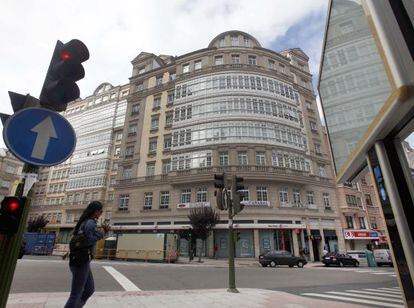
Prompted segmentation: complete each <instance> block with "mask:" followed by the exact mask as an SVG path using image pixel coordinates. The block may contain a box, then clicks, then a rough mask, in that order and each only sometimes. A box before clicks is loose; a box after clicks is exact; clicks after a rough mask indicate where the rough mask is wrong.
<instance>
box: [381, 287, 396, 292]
mask: <svg viewBox="0 0 414 308" xmlns="http://www.w3.org/2000/svg"><path fill="white" fill-rule="evenodd" d="M378 289H379V290H386V291H392V292H395V291H397V290H395V289H393V288H378ZM398 292H401V291H400V290H398Z"/></svg>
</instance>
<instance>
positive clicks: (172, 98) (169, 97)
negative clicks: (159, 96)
mask: <svg viewBox="0 0 414 308" xmlns="http://www.w3.org/2000/svg"><path fill="white" fill-rule="evenodd" d="M173 102H174V92H172V93H168V96H167V104H172V103H173Z"/></svg>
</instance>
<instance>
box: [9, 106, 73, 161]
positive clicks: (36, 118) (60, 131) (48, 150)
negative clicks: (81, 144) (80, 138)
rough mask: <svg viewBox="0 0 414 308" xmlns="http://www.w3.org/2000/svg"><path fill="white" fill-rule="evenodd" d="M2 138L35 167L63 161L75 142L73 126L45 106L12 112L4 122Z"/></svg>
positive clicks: (18, 154) (19, 155) (13, 151)
mask: <svg viewBox="0 0 414 308" xmlns="http://www.w3.org/2000/svg"><path fill="white" fill-rule="evenodd" d="M3 139H4V142H5V143H6V146H7V148H8V149H9V150H10V151H11V152H12V153H13V154H14V155H15V156H16V157H18V158H19V159H20V160H22V161H24V162H26V163H28V164H32V165H36V166H53V165H57V164H60V163H61V162H64V161H65V160H66V159H68V158H69V157H70V155H72V153H73V150H74V149H75V145H76V135H75V131H74V130H73V127H72V125H70V123H69V122H68V121H67V120H66V119H65V118H64V117H62V116H61V115H60V114H58V113H56V112H54V111H51V110H49V109H45V108H26V109H23V110H20V111H18V112H16V113H15V114H13V115H12V116H11V117H10V118H8V120H7V121H6V123H5V124H4V128H3Z"/></svg>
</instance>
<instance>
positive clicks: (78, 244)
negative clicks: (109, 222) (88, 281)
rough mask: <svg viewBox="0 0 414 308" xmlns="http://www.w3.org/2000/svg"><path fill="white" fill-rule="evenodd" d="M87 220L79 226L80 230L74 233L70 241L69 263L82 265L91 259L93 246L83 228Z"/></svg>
mask: <svg viewBox="0 0 414 308" xmlns="http://www.w3.org/2000/svg"><path fill="white" fill-rule="evenodd" d="M84 224H85V222H83V223H82V224H81V226H80V227H79V231H78V232H77V233H76V234H73V236H72V238H71V240H70V242H69V251H70V253H69V265H71V266H82V265H84V264H85V263H86V262H88V261H90V260H91V247H90V245H89V243H88V240H87V238H86V236H85V233H84V232H83V230H82V228H83V226H84Z"/></svg>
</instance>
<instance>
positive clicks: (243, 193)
mask: <svg viewBox="0 0 414 308" xmlns="http://www.w3.org/2000/svg"><path fill="white" fill-rule="evenodd" d="M239 194H240V201H249V200H250V193H249V189H247V187H246V188H245V189H242V190H239Z"/></svg>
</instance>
